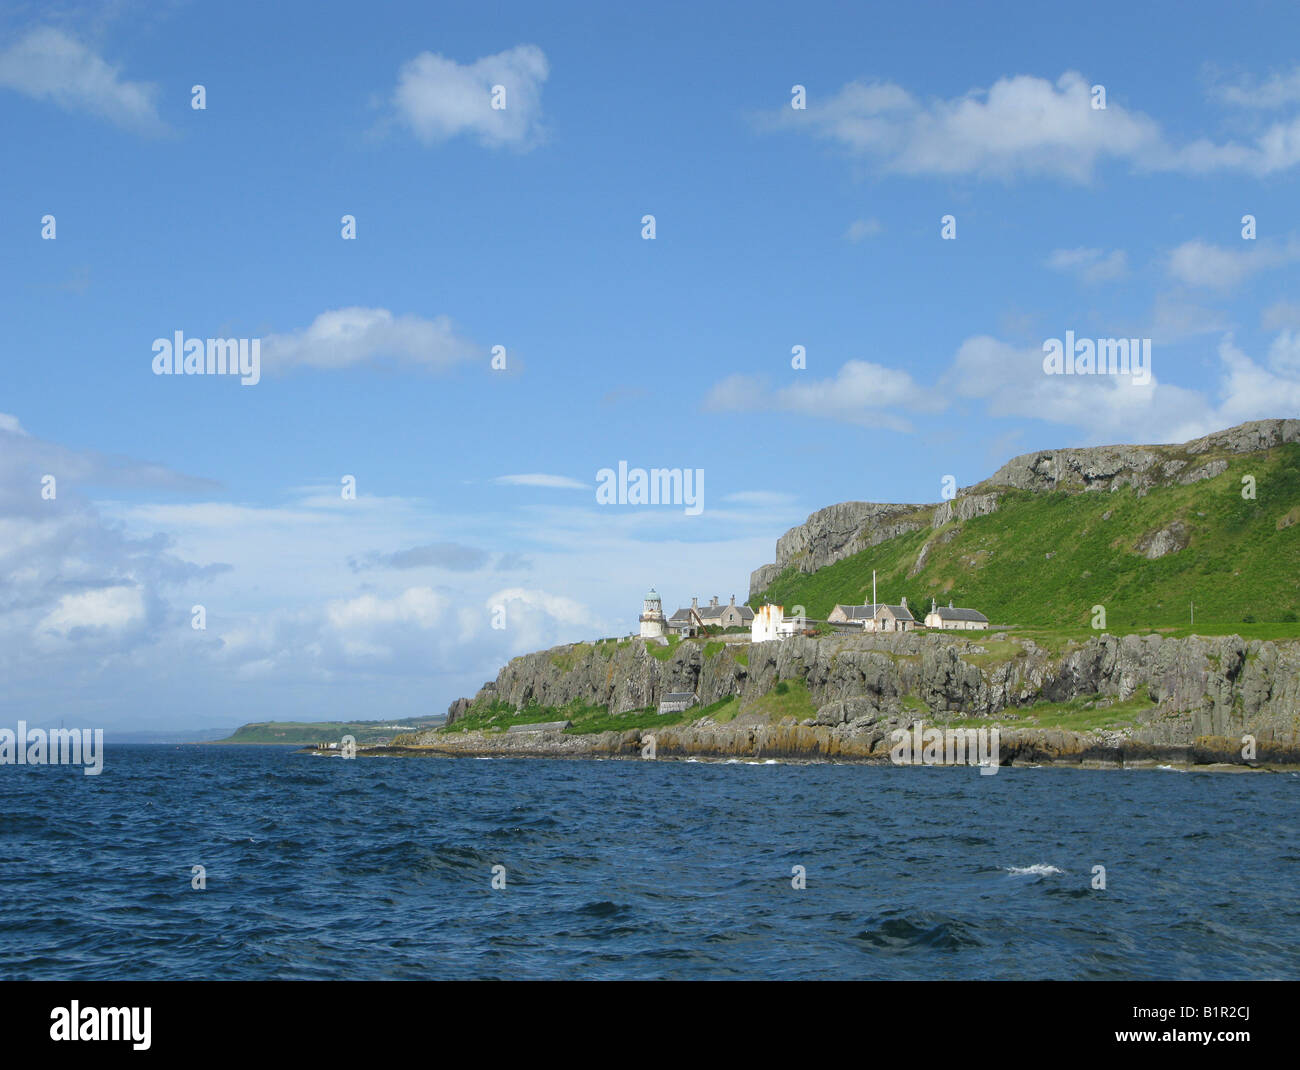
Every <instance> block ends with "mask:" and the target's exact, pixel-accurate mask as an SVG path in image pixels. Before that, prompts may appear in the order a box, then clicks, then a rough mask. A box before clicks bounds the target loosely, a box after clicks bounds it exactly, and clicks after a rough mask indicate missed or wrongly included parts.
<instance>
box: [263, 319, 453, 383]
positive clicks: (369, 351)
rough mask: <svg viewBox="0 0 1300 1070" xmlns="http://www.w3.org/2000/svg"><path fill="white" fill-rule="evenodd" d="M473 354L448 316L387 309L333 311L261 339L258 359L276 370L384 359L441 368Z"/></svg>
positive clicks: (437, 369) (433, 368)
mask: <svg viewBox="0 0 1300 1070" xmlns="http://www.w3.org/2000/svg"><path fill="white" fill-rule="evenodd" d="M476 355H477V351H476V349H475V347H474V346H473V345H472V344H471V343H469V342H468V341H466V340H465V339H463V338H462V337H460V335H458V334H457V332H456V329H455V327H454V326H453V324H452V322H451V320H450V319H449V318H448V317H446V316H437V317H435V318H434V319H432V320H426V319H421V318H420V317H419V316H394V315H393V314H392V313H391V312H390V311H389V310H388V309H386V308H357V307H352V308H340V309H333V310H331V311H328V312H322V313H321V314H320V315H319V316H317V317H316V318H315V319H314V320H312V322H311V324H310V326H308V327H306V328H304V329H302V330H297V331H292V332H290V333H288V334H271V335H268V336H266V337H265V338H263V339H262V359H263V363H264V364H265V366H266V367H267V368H270V369H281V370H283V369H286V368H290V367H295V366H299V367H312V368H344V367H348V366H349V365H353V364H361V363H365V362H367V361H373V360H381V359H385V358H387V359H393V360H397V361H401V362H404V363H407V364H414V365H417V366H420V367H424V368H427V369H429V370H430V371H443V370H446V369H448V368H450V367H452V366H454V365H456V364H459V363H462V362H464V361H467V360H471V359H473V357H475V356H476Z"/></svg>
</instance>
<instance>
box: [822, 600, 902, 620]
mask: <svg viewBox="0 0 1300 1070" xmlns="http://www.w3.org/2000/svg"><path fill="white" fill-rule="evenodd" d="M837 608H839V609H842V610H844V615H845V616H847V617H848V618H849V620H874V619H875V618H876V616H877V614H879V612H880V611H881V610H882V609H887V610H889V611H890V612H891V613H893V614H894V616H895V617H896V618H897V619H898V620H915V619H916V618H915V617H913V616H912V613H911V611H910V610H909V609H908V608H907V606H891V605H889V604H888V603H887V602H880V603H876V604H872V603H871V602H868V603H867V604H866V605H865V606H839V607H837Z"/></svg>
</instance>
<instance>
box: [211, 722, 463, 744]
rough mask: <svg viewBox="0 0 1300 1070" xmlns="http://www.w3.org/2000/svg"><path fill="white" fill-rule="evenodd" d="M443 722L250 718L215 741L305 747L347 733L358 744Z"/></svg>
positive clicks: (378, 740)
mask: <svg viewBox="0 0 1300 1070" xmlns="http://www.w3.org/2000/svg"><path fill="white" fill-rule="evenodd" d="M442 723H443V718H442V717H441V716H438V717H407V718H404V719H402V720H398V721H254V722H251V723H249V724H245V725H240V726H239V727H238V728H236V729H235V731H234V732H233V733H232V734H231V735H230V736H228V737H227V738H225V739H219V740H216V742H217V743H281V744H294V745H296V746H300V747H301V746H307V745H309V744H314V743H338V742H339V741H340V740H342V738H343V737H344V736H351V737H352V738H353V739H355V740H356V741H357V742H358V743H379V742H382V741H386V740H389V739H392V738H393V737H394V736H395V735H399V734H401V733H403V732H418V731H420V730H422V729H429V728H436V727H438V726H439V725H441V724H442Z"/></svg>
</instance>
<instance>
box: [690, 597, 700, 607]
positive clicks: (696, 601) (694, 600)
mask: <svg viewBox="0 0 1300 1070" xmlns="http://www.w3.org/2000/svg"><path fill="white" fill-rule="evenodd" d="M691 608H692V609H699V608H700V600H699V599H698V598H692V599H691Z"/></svg>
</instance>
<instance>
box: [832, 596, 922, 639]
mask: <svg viewBox="0 0 1300 1070" xmlns="http://www.w3.org/2000/svg"><path fill="white" fill-rule="evenodd" d="M826 619H827V620H828V621H830V622H831V623H832V624H860V625H862V628H863V630H864V631H868V632H910V631H912V630H913V629H915V628H916V618H915V617H913V616H912V611H911V610H910V609H908V608H907V597H906V596H904V597H903V600H902V601H901V602H900V603H899V604H898V605H896V606H891V605H886V604H885V603H884V602H881V603H879V604H872V603H868V604H867V605H865V606H841V605H837V606H836V607H835V608H834V609H832V610H831V612H830V615H829V616H828V617H827V618H826Z"/></svg>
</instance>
